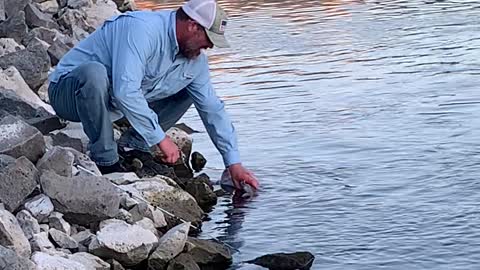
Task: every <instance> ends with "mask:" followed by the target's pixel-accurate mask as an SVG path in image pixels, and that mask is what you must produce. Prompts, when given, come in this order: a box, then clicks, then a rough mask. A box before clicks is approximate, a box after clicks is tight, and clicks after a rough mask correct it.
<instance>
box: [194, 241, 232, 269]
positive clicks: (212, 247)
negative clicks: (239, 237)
mask: <svg viewBox="0 0 480 270" xmlns="http://www.w3.org/2000/svg"><path fill="white" fill-rule="evenodd" d="M187 241H188V243H190V244H192V247H191V249H190V250H189V251H188V252H187V253H188V254H189V255H190V256H192V258H193V260H194V261H195V262H196V263H197V264H198V265H199V266H200V267H201V268H204V267H205V268H207V267H210V269H223V268H225V267H228V266H229V265H230V264H231V263H232V254H231V252H230V250H229V249H228V248H227V247H226V246H225V245H223V244H221V243H219V242H217V241H214V240H203V239H197V238H192V237H189V238H188V240H187Z"/></svg>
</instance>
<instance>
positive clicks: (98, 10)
mask: <svg viewBox="0 0 480 270" xmlns="http://www.w3.org/2000/svg"><path fill="white" fill-rule="evenodd" d="M83 9H84V10H85V12H86V14H87V23H88V24H90V25H91V26H93V27H95V28H98V27H99V26H101V25H102V24H103V23H104V22H105V20H106V19H108V18H110V17H112V16H114V15H117V14H120V11H118V9H117V5H116V4H115V3H114V2H113V1H111V0H97V3H96V5H92V6H90V7H87V8H83Z"/></svg>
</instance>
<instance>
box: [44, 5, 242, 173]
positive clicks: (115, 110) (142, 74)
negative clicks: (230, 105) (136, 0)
mask: <svg viewBox="0 0 480 270" xmlns="http://www.w3.org/2000/svg"><path fill="white" fill-rule="evenodd" d="M175 25H176V23H175V11H159V12H151V11H136V12H129V13H124V14H121V15H118V16H114V17H112V18H110V19H108V20H107V21H106V22H105V23H104V25H103V26H102V27H100V28H98V29H97V30H96V31H95V32H93V33H92V34H91V35H90V36H89V37H87V38H86V39H85V40H83V41H81V42H80V43H79V44H78V45H77V46H76V47H75V48H73V49H72V50H70V51H69V52H68V53H67V54H66V55H65V56H64V57H63V58H62V59H61V61H60V62H59V64H58V65H57V67H56V69H55V71H54V72H52V74H50V76H49V80H50V81H51V82H58V80H59V78H60V77H61V76H62V75H64V74H67V73H68V72H70V71H72V70H73V69H75V68H76V67H78V66H79V65H81V64H83V63H85V62H89V61H97V62H100V63H102V64H103V65H104V66H105V67H106V68H107V72H108V76H109V78H110V82H111V86H112V89H111V92H112V93H111V96H112V104H113V105H112V107H111V108H109V110H110V111H111V113H112V115H115V114H117V115H120V116H122V115H124V116H125V117H126V118H127V119H128V121H129V122H130V124H131V125H132V126H133V127H134V128H135V130H137V132H138V133H139V134H141V135H142V137H143V138H144V139H145V141H146V142H147V143H148V145H149V146H152V145H155V144H157V143H159V142H160V141H161V140H163V139H164V138H165V133H164V131H163V130H162V128H161V127H160V125H159V124H158V116H157V114H156V113H155V112H154V111H152V110H151V109H150V108H149V106H148V102H151V101H154V100H158V99H162V98H165V97H168V96H171V95H174V94H176V93H177V92H179V91H180V90H182V89H184V88H186V89H187V92H188V94H189V95H190V97H191V98H192V100H193V103H194V104H195V108H196V109H197V111H198V113H199V115H200V117H201V119H202V121H203V123H204V125H205V128H206V129H207V132H208V134H209V135H210V138H211V139H212V141H213V143H214V144H215V146H216V147H217V149H218V150H219V151H220V153H221V154H222V157H223V161H224V163H225V165H226V166H229V165H231V164H235V163H239V162H240V155H239V152H238V147H237V138H236V134H235V129H234V127H233V125H232V122H231V121H230V118H229V117H228V115H227V113H226V112H225V108H224V104H223V102H222V101H221V100H220V99H219V98H218V97H217V95H216V93H215V90H214V89H213V87H212V83H211V81H210V73H209V67H208V58H207V56H206V55H205V54H204V53H202V54H200V56H198V57H197V58H196V59H193V60H189V59H187V58H185V57H183V56H182V55H181V54H179V48H178V43H177V38H176V32H175V31H176V28H175ZM116 118H118V117H116Z"/></svg>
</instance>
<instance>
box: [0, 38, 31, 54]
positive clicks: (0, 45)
mask: <svg viewBox="0 0 480 270" xmlns="http://www.w3.org/2000/svg"><path fill="white" fill-rule="evenodd" d="M23 49H25V47H24V46H23V45H20V44H18V43H17V42H16V41H15V40H14V39H13V38H0V56H3V55H5V54H8V53H11V52H16V51H17V50H23Z"/></svg>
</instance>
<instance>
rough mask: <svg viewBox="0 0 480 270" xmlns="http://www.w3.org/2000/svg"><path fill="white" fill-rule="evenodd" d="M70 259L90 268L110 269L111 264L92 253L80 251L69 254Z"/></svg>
mask: <svg viewBox="0 0 480 270" xmlns="http://www.w3.org/2000/svg"><path fill="white" fill-rule="evenodd" d="M68 259H70V260H72V261H76V262H79V263H81V264H83V265H85V267H86V268H87V269H89V270H110V264H108V263H106V262H105V261H103V260H102V259H100V258H98V257H97V256H95V255H92V254H90V253H86V252H78V253H75V254H73V255H70V256H68Z"/></svg>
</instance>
